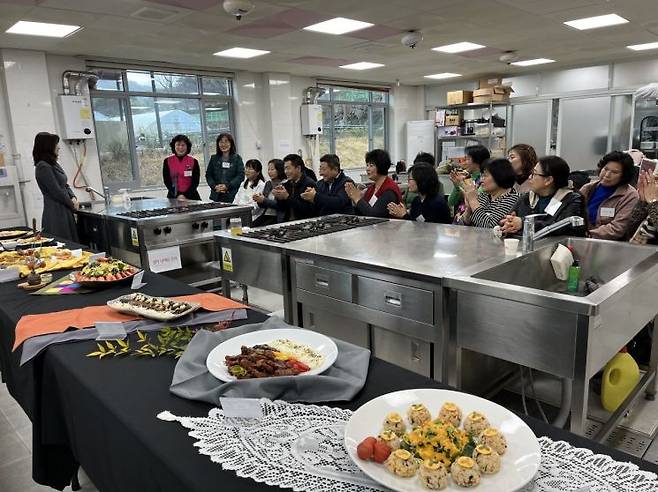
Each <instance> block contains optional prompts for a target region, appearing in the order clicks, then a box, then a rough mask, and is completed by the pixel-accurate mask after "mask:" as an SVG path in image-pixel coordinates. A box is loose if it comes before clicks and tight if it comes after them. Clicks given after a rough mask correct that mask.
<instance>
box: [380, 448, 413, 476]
mask: <svg viewBox="0 0 658 492" xmlns="http://www.w3.org/2000/svg"><path fill="white" fill-rule="evenodd" d="M384 466H385V467H386V469H387V470H388V471H390V472H391V473H393V474H394V475H397V476H398V477H413V476H414V475H415V474H416V471H417V470H418V460H417V459H416V457H415V456H414V455H413V454H411V453H410V452H409V451H407V450H406V449H398V450H396V451H393V452H392V453H391V454H390V455H389V456H388V458H386V461H384Z"/></svg>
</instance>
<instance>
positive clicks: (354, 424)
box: [345, 389, 541, 492]
mask: <svg viewBox="0 0 658 492" xmlns="http://www.w3.org/2000/svg"><path fill="white" fill-rule="evenodd" d="M446 402H452V403H455V404H456V405H457V406H459V408H461V410H462V413H463V415H464V416H466V415H467V414H468V413H470V412H472V411H478V412H481V413H483V414H484V415H485V416H486V417H487V419H489V422H490V423H491V425H492V427H495V428H497V429H498V430H500V431H501V432H502V433H503V435H504V436H505V437H506V438H507V444H508V447H507V452H506V453H505V454H504V455H503V456H501V459H502V462H501V467H500V471H499V472H498V473H496V474H495V475H484V474H483V475H482V479H481V481H480V484H479V485H478V486H477V487H474V488H473V489H472V490H474V491H477V492H513V491H516V490H519V489H521V488H522V487H524V486H525V485H526V484H528V482H530V480H532V478H533V477H534V476H535V474H536V473H537V470H539V462H540V460H541V452H540V449H539V442H538V441H537V437H536V436H535V434H534V433H533V432H532V430H530V427H528V426H527V425H526V423H525V422H523V420H521V419H520V418H519V417H517V416H516V415H514V414H513V413H512V412H510V411H509V410H507V409H506V408H503V407H501V406H500V405H498V404H496V403H493V402H490V401H488V400H485V399H483V398H479V397H477V396H473V395H469V394H466V393H460V392H458V391H449V390H439V389H413V390H405V391H396V392H394V393H389V394H387V395H382V396H380V397H378V398H375V399H374V400H371V401H369V402H368V403H366V404H365V405H363V406H362V407H361V408H359V409H358V410H357V411H356V412H354V414H352V417H351V418H350V420H349V422H348V423H347V425H346V426H345V447H346V449H347V453H348V454H349V456H350V458H352V461H354V463H356V465H357V466H358V467H359V468H361V470H362V471H363V472H364V473H365V474H366V475H368V476H369V477H370V478H372V479H373V480H375V481H376V482H379V483H380V484H382V485H385V486H387V487H389V488H391V489H393V490H396V491H398V492H427V490H428V489H426V488H425V487H423V485H422V484H421V483H420V481H419V479H418V474H416V476H415V477H411V478H402V477H398V476H395V475H393V474H392V473H390V472H389V471H388V470H386V468H384V466H383V465H380V464H377V463H375V462H374V461H363V460H361V459H359V457H358V456H357V454H356V447H357V445H358V444H359V443H360V442H361V441H363V440H364V439H365V438H366V437H368V436H374V437H377V435H378V434H379V432H380V431H381V427H382V423H383V422H384V419H385V418H386V416H387V415H388V414H389V413H391V412H398V413H399V414H400V415H402V416H403V418H404V420H405V423H406V424H407V426H409V421H408V420H407V418H406V415H407V410H408V409H409V406H411V405H412V404H413V403H423V404H425V406H426V407H427V408H428V409H429V411H430V413H431V414H432V417H433V418H436V416H437V415H438V413H439V410H440V408H441V406H442V405H443V404H444V403H446ZM449 482H450V484H449V485H448V488H447V489H443V490H448V491H461V492H464V490H467V489H464V488H463V487H459V486H457V485H456V484H455V483H454V482H453V481H452V479H451V480H450V481H449Z"/></svg>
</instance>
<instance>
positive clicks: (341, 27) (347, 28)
mask: <svg viewBox="0 0 658 492" xmlns="http://www.w3.org/2000/svg"><path fill="white" fill-rule="evenodd" d="M373 25H374V24H371V23H370V22H362V21H358V20H354V19H346V18H345V17H336V18H334V19H329V20H327V21H324V22H319V23H317V24H313V25H312V26H306V27H305V28H304V30H305V31H315V32H323V33H325V34H346V33H348V32H354V31H358V30H360V29H365V28H366V27H372V26H373Z"/></svg>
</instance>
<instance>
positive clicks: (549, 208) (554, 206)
mask: <svg viewBox="0 0 658 492" xmlns="http://www.w3.org/2000/svg"><path fill="white" fill-rule="evenodd" d="M561 206H562V202H561V201H560V200H556V199H555V198H551V201H550V202H549V203H548V205H546V210H544V212H546V213H547V214H548V215H555V214H556V213H557V211H558V210H559V209H560V207H561Z"/></svg>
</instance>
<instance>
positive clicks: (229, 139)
mask: <svg viewBox="0 0 658 492" xmlns="http://www.w3.org/2000/svg"><path fill="white" fill-rule="evenodd" d="M216 148H217V150H216V153H215V154H214V155H213V156H212V157H211V158H210V162H209V163H208V169H206V181H207V182H208V186H210V199H211V200H213V201H215V202H225V203H231V202H233V198H235V194H236V193H237V192H238V188H239V187H240V185H241V184H242V182H243V181H244V163H243V162H242V157H241V156H240V154H238V151H237V147H236V146H235V140H234V139H233V135H231V134H230V133H220V134H219V136H218V137H217V141H216Z"/></svg>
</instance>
